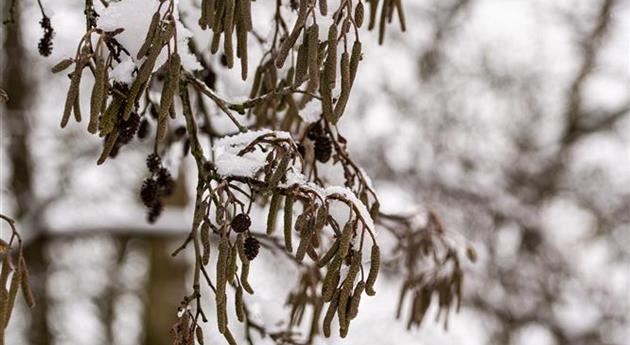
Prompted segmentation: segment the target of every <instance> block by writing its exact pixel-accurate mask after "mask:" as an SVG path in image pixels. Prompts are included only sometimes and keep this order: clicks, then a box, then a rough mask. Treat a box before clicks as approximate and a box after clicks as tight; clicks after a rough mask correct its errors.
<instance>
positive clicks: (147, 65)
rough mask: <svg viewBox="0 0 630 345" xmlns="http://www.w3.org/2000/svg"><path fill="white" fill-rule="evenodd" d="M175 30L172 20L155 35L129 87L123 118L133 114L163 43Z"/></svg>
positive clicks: (125, 118)
mask: <svg viewBox="0 0 630 345" xmlns="http://www.w3.org/2000/svg"><path fill="white" fill-rule="evenodd" d="M174 31H175V24H174V23H172V22H171V23H169V24H168V25H166V27H165V29H164V31H162V32H160V33H159V34H156V35H154V37H153V40H152V41H153V42H152V44H151V48H149V52H148V54H147V58H146V60H145V61H144V62H143V63H142V65H141V66H140V69H139V70H138V74H137V75H136V79H135V80H134V81H133V83H132V84H131V87H130V88H129V93H128V94H127V101H126V102H125V107H124V109H123V112H122V118H123V120H125V121H127V120H128V119H129V116H130V115H131V112H132V111H133V109H134V107H135V103H136V98H138V96H139V95H140V94H141V92H142V89H143V87H144V85H145V83H146V82H147V81H148V80H149V78H150V77H151V73H153V67H155V61H156V60H157V57H158V56H159V55H160V52H161V51H162V45H163V44H164V43H166V42H168V41H169V40H170V39H171V36H173V33H174ZM167 109H168V108H167Z"/></svg>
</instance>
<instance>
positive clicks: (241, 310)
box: [234, 286, 245, 322]
mask: <svg viewBox="0 0 630 345" xmlns="http://www.w3.org/2000/svg"><path fill="white" fill-rule="evenodd" d="M234 309H236V318H237V319H238V321H239V322H243V321H245V303H244V302H243V287H242V286H239V287H237V288H236V295H235V296H234Z"/></svg>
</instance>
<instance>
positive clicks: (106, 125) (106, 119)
mask: <svg viewBox="0 0 630 345" xmlns="http://www.w3.org/2000/svg"><path fill="white" fill-rule="evenodd" d="M123 102H124V100H123V98H122V97H120V96H118V95H114V97H113V98H112V101H111V102H110V103H109V106H107V108H106V109H105V111H104V112H103V117H102V118H101V122H100V124H99V130H100V134H99V135H100V136H101V137H104V136H106V135H108V134H109V133H111V132H112V130H114V128H115V127H116V119H117V115H118V112H119V111H120V109H121V108H122V106H123Z"/></svg>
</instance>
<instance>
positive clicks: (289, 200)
mask: <svg viewBox="0 0 630 345" xmlns="http://www.w3.org/2000/svg"><path fill="white" fill-rule="evenodd" d="M292 229H293V197H292V196H291V195H287V196H286V198H285V200H284V247H285V248H286V249H287V251H288V252H289V253H291V252H293V241H292V236H291V235H292Z"/></svg>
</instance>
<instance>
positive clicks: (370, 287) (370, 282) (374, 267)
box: [365, 244, 381, 296]
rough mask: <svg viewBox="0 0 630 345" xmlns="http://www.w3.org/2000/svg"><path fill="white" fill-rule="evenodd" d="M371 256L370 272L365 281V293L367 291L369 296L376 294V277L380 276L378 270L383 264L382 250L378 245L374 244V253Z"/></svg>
mask: <svg viewBox="0 0 630 345" xmlns="http://www.w3.org/2000/svg"><path fill="white" fill-rule="evenodd" d="M370 257H371V262H370V272H369V273H368V277H367V280H366V282H365V293H367V294H368V296H374V295H375V294H376V291H374V283H376V277H377V276H378V271H379V268H380V265H381V250H380V248H379V247H378V245H376V244H374V245H372V253H371V255H370Z"/></svg>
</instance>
